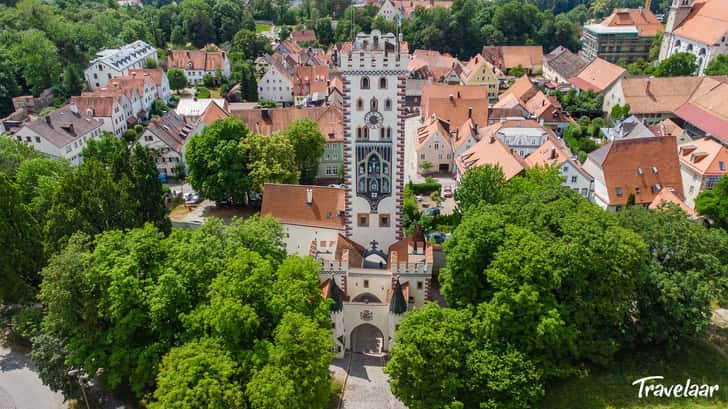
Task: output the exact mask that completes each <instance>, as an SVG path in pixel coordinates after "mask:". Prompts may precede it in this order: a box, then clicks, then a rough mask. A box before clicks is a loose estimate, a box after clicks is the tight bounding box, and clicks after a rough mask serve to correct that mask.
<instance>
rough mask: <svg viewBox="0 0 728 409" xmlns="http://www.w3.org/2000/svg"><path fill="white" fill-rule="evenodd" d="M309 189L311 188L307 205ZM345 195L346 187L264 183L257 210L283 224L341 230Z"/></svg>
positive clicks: (342, 227)
mask: <svg viewBox="0 0 728 409" xmlns="http://www.w3.org/2000/svg"><path fill="white" fill-rule="evenodd" d="M308 189H311V191H312V199H313V200H312V203H311V204H310V205H309V204H308V203H307V190H308ZM344 197H345V190H344V189H340V188H335V187H324V186H307V185H282V184H274V183H266V184H265V185H264V186H263V204H262V207H261V209H260V214H261V215H262V216H266V215H270V216H273V217H274V218H276V219H278V220H280V221H281V223H285V224H295V225H300V226H310V227H321V228H327V229H338V230H343V229H344V217H343V212H344Z"/></svg>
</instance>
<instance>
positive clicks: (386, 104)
mask: <svg viewBox="0 0 728 409" xmlns="http://www.w3.org/2000/svg"><path fill="white" fill-rule="evenodd" d="M384 110H385V111H391V110H392V100H391V99H389V98H387V99H385V100H384Z"/></svg>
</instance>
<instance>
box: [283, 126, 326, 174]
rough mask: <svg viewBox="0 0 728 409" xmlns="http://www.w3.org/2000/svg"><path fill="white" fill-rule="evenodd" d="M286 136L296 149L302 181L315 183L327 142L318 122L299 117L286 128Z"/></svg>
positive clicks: (297, 164) (297, 163)
mask: <svg viewBox="0 0 728 409" xmlns="http://www.w3.org/2000/svg"><path fill="white" fill-rule="evenodd" d="M286 137H287V138H288V141H289V142H290V143H291V145H293V150H294V151H295V158H296V167H297V168H298V170H299V172H300V173H301V183H303V184H311V183H313V181H314V180H315V179H316V175H318V167H319V158H320V157H321V155H323V154H324V144H325V143H326V140H325V139H324V137H323V135H321V132H320V131H319V128H318V124H317V123H316V122H314V121H312V120H310V119H299V120H297V121H295V122H293V123H292V124H291V125H290V126H289V127H288V129H286Z"/></svg>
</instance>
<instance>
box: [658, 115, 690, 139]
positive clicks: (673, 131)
mask: <svg viewBox="0 0 728 409" xmlns="http://www.w3.org/2000/svg"><path fill="white" fill-rule="evenodd" d="M650 130H651V131H652V133H654V134H655V135H656V136H666V135H670V136H673V137H675V138H676V139H677V144H678V145H682V144H684V143H686V142H689V141H692V140H693V138H691V137H690V134H689V133H688V132H687V131H686V130H685V129H683V128H682V127H680V126H678V124H676V123H675V121H673V120H672V119H665V120H664V121H662V122H660V123H658V124H655V125H650Z"/></svg>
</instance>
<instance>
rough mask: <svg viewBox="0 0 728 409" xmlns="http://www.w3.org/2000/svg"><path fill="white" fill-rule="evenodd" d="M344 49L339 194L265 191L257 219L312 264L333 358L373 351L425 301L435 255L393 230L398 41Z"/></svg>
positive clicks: (400, 81)
mask: <svg viewBox="0 0 728 409" xmlns="http://www.w3.org/2000/svg"><path fill="white" fill-rule="evenodd" d="M343 49H344V50H346V51H345V52H342V54H341V55H340V58H339V59H338V61H339V62H338V68H339V70H340V71H341V73H342V75H343V77H344V84H343V85H344V90H343V93H344V99H345V103H344V104H345V112H344V124H345V135H344V141H345V142H344V188H319V187H313V186H297V185H266V186H265V188H264V192H263V206H262V209H261V213H262V214H263V215H271V216H273V217H275V218H278V219H279V220H281V222H282V224H283V226H284V229H287V233H288V234H286V237H285V241H286V245H287V249H288V250H289V252H291V253H298V254H303V255H310V256H312V257H314V258H315V259H316V260H317V261H318V262H320V263H321V267H322V270H321V289H322V296H323V297H326V298H331V299H332V300H333V301H334V302H333V305H332V306H331V309H330V314H331V321H332V325H331V327H332V332H333V339H334V340H333V342H334V345H333V349H334V351H336V353H337V356H343V353H344V351H345V350H351V351H352V352H366V353H375V354H380V353H382V352H386V351H389V350H390V348H391V345H392V342H393V340H394V337H395V332H396V330H397V328H398V326H399V321H400V319H401V318H402V315H403V314H404V312H405V311H407V310H409V309H410V308H412V307H414V306H417V307H420V306H422V305H424V303H425V302H426V301H427V300H430V299H431V290H432V284H431V281H432V265H433V261H434V256H433V251H432V247H431V246H427V245H425V243H423V242H419V243H418V242H416V241H411V240H409V239H408V238H405V237H404V232H403V230H402V228H403V226H402V222H403V207H402V200H403V197H402V196H403V190H404V121H403V120H402V119H403V118H402V116H401V115H400V107H402V106H403V104H404V88H405V81H406V79H407V63H408V59H409V54H408V52H407V46H406V43H403V42H401V41H400V40H399V39H398V38H397V37H396V36H395V35H393V34H383V33H381V32H379V31H377V30H374V31H372V32H371V33H369V34H365V33H359V34H357V36H356V38H355V39H354V41H353V42H352V43H350V44H348V45H346V46H345V47H344V48H343ZM359 100H361V101H362V102H361V103H360V104H359V103H357V101H359ZM386 101H390V103H391V106H390V109H387V104H386ZM382 129H384V130H386V129H391V130H392V131H391V133H390V132H389V131H384V132H383V131H382Z"/></svg>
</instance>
